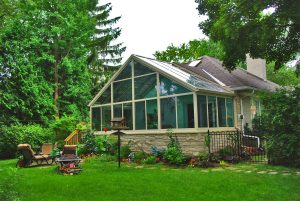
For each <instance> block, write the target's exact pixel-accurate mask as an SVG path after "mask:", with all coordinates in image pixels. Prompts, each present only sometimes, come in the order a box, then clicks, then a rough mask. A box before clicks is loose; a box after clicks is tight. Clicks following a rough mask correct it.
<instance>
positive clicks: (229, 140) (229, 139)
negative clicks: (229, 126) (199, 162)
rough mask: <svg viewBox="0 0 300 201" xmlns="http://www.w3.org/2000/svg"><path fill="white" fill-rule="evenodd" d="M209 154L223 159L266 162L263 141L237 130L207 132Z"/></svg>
mask: <svg viewBox="0 0 300 201" xmlns="http://www.w3.org/2000/svg"><path fill="white" fill-rule="evenodd" d="M207 134H208V135H207V144H208V147H209V154H210V155H211V156H218V157H219V158H221V159H223V160H246V161H249V162H267V161H268V159H267V154H266V147H265V142H264V141H261V139H260V138H259V137H257V136H251V135H244V134H243V133H242V132H240V131H239V130H236V131H224V132H210V131H209V130H208V133H207Z"/></svg>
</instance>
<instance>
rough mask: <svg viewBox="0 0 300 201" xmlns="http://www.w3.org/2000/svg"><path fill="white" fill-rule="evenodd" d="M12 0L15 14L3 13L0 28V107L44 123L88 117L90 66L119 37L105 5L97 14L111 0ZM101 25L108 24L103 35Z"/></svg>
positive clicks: (13, 115) (20, 117) (18, 116)
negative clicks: (100, 2)
mask: <svg viewBox="0 0 300 201" xmlns="http://www.w3.org/2000/svg"><path fill="white" fill-rule="evenodd" d="M5 1H6V2H9V0H5ZM13 3H14V5H15V7H16V8H17V9H18V12H16V13H14V14H13V15H5V16H4V17H3V19H4V22H3V23H2V29H1V30H0V84H1V85H0V108H1V109H2V111H3V112H4V113H5V114H6V117H7V116H9V118H12V119H18V120H29V119H31V120H39V121H43V122H46V120H47V119H49V118H51V117H52V116H53V115H56V116H59V115H61V114H62V113H66V114H76V115H77V116H78V117H80V116H82V115H86V114H87V108H86V105H87V103H88V101H89V100H90V98H91V89H92V79H91V78H92V75H91V70H90V69H91V68H92V66H93V65H96V64H97V65H100V64H103V63H104V60H103V59H101V57H100V56H99V54H100V53H101V51H103V52H105V51H107V52H108V53H109V52H110V50H111V46H112V45H111V44H110V42H111V41H112V40H113V39H115V38H117V37H118V36H119V35H120V30H119V29H117V30H119V31H118V33H114V31H112V33H110V32H109V31H108V30H113V29H112V28H109V27H110V25H111V23H114V22H116V21H117V19H113V20H112V21H110V20H108V15H109V9H108V11H107V12H106V14H105V15H104V16H102V18H100V16H99V15H101V12H100V10H99V7H100V8H101V9H106V10H107V8H108V5H110V4H107V5H106V6H98V5H97V4H98V1H97V0H93V1H89V0H76V1H73V0H49V1H48V0H41V1H37V0H34V1H21V0H19V1H14V2H13ZM0 13H1V12H0ZM101 23H102V27H104V26H107V28H106V29H107V31H104V32H103V33H102V34H100V33H99V29H100V28H101V26H100V25H101ZM104 30H105V29H104ZM101 42H102V43H101ZM118 47H119V48H120V49H121V50H120V52H118V51H117V50H118ZM118 47H115V52H116V53H115V52H112V51H111V55H112V56H114V55H118V56H120V54H121V53H122V47H121V44H119V46H118ZM93 54H94V56H92V55H93ZM96 54H98V55H96ZM102 54H103V55H104V53H102ZM93 57H94V58H93ZM91 58H93V59H92V60H93V63H92V62H91V61H92V60H91ZM101 61H102V62H101ZM0 118H1V117H0ZM3 119H5V117H2V120H3ZM0 121H1V119H0Z"/></svg>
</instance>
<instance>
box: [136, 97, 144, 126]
mask: <svg viewBox="0 0 300 201" xmlns="http://www.w3.org/2000/svg"><path fill="white" fill-rule="evenodd" d="M145 117H146V116H145V101H141V102H136V103H135V129H136V130H144V129H146V119H145Z"/></svg>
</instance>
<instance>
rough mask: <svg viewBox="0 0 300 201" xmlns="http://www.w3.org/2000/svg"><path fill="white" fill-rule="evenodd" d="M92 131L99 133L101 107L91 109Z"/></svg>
mask: <svg viewBox="0 0 300 201" xmlns="http://www.w3.org/2000/svg"><path fill="white" fill-rule="evenodd" d="M92 129H93V130H95V131H101V107H93V108H92Z"/></svg>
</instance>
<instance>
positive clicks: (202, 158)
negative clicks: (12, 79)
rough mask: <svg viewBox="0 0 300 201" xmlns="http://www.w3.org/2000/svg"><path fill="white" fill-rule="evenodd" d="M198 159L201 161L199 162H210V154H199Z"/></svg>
mask: <svg viewBox="0 0 300 201" xmlns="http://www.w3.org/2000/svg"><path fill="white" fill-rule="evenodd" d="M198 159H199V161H208V160H209V153H207V152H199V154H198Z"/></svg>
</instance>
